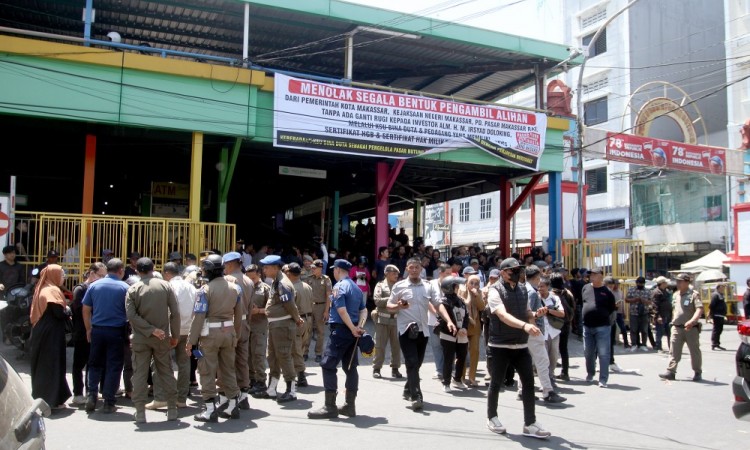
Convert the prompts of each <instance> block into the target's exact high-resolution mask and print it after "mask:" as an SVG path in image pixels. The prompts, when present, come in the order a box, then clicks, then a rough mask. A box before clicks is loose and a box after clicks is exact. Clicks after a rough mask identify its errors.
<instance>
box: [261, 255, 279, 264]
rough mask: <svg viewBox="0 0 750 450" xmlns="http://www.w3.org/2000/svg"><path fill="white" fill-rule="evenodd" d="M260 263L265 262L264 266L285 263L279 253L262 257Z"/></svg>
mask: <svg viewBox="0 0 750 450" xmlns="http://www.w3.org/2000/svg"><path fill="white" fill-rule="evenodd" d="M260 263H261V264H263V265H264V266H273V265H277V266H281V265H283V264H284V263H283V262H282V261H281V256H279V255H268V256H266V257H265V258H263V259H261V260H260Z"/></svg>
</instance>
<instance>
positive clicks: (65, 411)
mask: <svg viewBox="0 0 750 450" xmlns="http://www.w3.org/2000/svg"><path fill="white" fill-rule="evenodd" d="M81 409H83V408H81ZM76 411H78V408H76V407H65V408H61V409H53V410H52V414H50V416H49V417H47V418H46V420H55V419H64V418H66V417H69V416H72V415H73V414H74V413H75V412H76Z"/></svg>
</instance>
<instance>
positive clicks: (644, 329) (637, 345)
mask: <svg viewBox="0 0 750 450" xmlns="http://www.w3.org/2000/svg"><path fill="white" fill-rule="evenodd" d="M650 297H651V296H650V295H649V292H648V291H647V290H646V279H645V278H643V277H642V276H641V277H638V278H636V279H635V287H631V288H629V289H628V293H627V295H626V296H625V302H626V303H627V304H628V305H629V307H630V341H631V342H632V343H633V347H631V349H630V351H636V350H641V351H647V350H648V347H647V346H646V342H647V339H648V328H649V323H648V318H649V317H648V310H649V307H650V306H651V298H650Z"/></svg>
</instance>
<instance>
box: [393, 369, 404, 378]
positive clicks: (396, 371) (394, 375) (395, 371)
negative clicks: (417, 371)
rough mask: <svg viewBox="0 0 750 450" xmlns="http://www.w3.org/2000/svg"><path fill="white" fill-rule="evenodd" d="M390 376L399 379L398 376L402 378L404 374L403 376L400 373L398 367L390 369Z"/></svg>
mask: <svg viewBox="0 0 750 450" xmlns="http://www.w3.org/2000/svg"><path fill="white" fill-rule="evenodd" d="M391 376H392V377H393V378H398V379H400V378H404V376H403V375H401V372H399V371H398V369H393V370H392V371H391Z"/></svg>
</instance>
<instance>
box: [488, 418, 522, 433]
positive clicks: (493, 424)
mask: <svg viewBox="0 0 750 450" xmlns="http://www.w3.org/2000/svg"><path fill="white" fill-rule="evenodd" d="M487 429H488V430H490V431H492V432H493V433H497V434H505V427H504V426H503V424H502V423H500V419H498V418H497V416H495V417H493V418H492V419H487ZM524 429H525V428H524Z"/></svg>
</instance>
